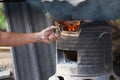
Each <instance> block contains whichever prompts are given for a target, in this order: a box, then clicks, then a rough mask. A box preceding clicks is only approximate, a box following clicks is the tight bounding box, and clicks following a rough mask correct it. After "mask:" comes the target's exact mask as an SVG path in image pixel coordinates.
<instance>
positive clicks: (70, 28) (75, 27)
mask: <svg viewBox="0 0 120 80" xmlns="http://www.w3.org/2000/svg"><path fill="white" fill-rule="evenodd" d="M55 25H56V26H58V25H59V28H60V30H61V31H67V32H79V30H80V21H77V20H75V21H55Z"/></svg>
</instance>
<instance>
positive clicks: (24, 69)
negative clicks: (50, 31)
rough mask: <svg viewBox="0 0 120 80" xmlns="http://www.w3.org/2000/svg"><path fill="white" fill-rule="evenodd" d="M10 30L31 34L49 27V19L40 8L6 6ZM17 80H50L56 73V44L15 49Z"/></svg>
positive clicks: (20, 4) (25, 5) (23, 4)
mask: <svg viewBox="0 0 120 80" xmlns="http://www.w3.org/2000/svg"><path fill="white" fill-rule="evenodd" d="M5 9H6V13H7V19H8V22H9V30H10V31H12V32H19V33H23V32H25V33H29V32H35V31H41V30H42V29H44V28H45V27H46V26H48V23H47V18H46V16H45V15H44V14H42V12H41V10H40V9H39V5H38V7H34V6H30V5H29V4H28V3H7V4H5ZM12 52H13V58H14V66H15V73H16V75H15V79H16V80H48V78H49V76H51V75H52V74H53V73H54V71H55V44H54V43H51V44H43V43H38V44H29V45H24V46H17V47H13V49H12Z"/></svg>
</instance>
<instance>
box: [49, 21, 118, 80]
mask: <svg viewBox="0 0 120 80" xmlns="http://www.w3.org/2000/svg"><path fill="white" fill-rule="evenodd" d="M55 25H57V26H59V30H57V32H59V33H60V35H61V39H59V40H58V41H57V42H56V44H57V48H56V50H57V52H56V54H57V58H56V64H57V67H56V74H55V76H53V77H51V78H50V80H119V79H118V77H117V76H116V75H115V74H114V72H113V67H112V38H111V37H112V32H111V31H112V26H111V23H110V21H106V20H100V21H90V20H89V21H78V20H77V21H58V22H55Z"/></svg>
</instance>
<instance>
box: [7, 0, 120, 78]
mask: <svg viewBox="0 0 120 80" xmlns="http://www.w3.org/2000/svg"><path fill="white" fill-rule="evenodd" d="M27 1H28V2H26V3H5V11H6V15H7V19H8V23H9V30H10V31H12V32H20V33H21V32H25V33H27V32H36V31H41V30H42V29H44V28H45V27H46V26H49V25H51V23H52V20H53V19H54V18H55V17H57V19H61V20H63V19H71V18H72V17H73V18H74V19H116V18H119V16H120V15H119V14H120V7H119V5H120V0H116V1H114V0H63V1H64V2H60V0H27ZM40 1H46V2H45V3H42V2H40ZM48 1H53V2H48ZM65 1H67V2H65ZM81 1H83V2H81ZM79 2H81V4H80V3H79ZM77 3H78V5H77ZM72 4H73V5H72ZM75 5H77V6H75ZM49 13H50V14H51V15H53V16H54V18H53V17H51V16H50V14H49ZM51 18H52V19H51ZM12 52H13V58H14V66H15V73H16V75H15V76H16V77H15V78H16V80H48V77H50V76H51V75H53V74H54V72H55V43H52V44H50V45H49V44H43V43H37V44H29V45H24V46H18V47H13V50H12Z"/></svg>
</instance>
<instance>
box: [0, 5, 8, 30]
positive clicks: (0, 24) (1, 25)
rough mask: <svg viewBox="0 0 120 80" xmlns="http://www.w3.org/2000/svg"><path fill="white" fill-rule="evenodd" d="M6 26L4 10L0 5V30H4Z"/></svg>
mask: <svg viewBox="0 0 120 80" xmlns="http://www.w3.org/2000/svg"><path fill="white" fill-rule="evenodd" d="M6 28H7V26H6V18H5V15H4V9H3V5H2V4H0V29H1V30H6Z"/></svg>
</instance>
